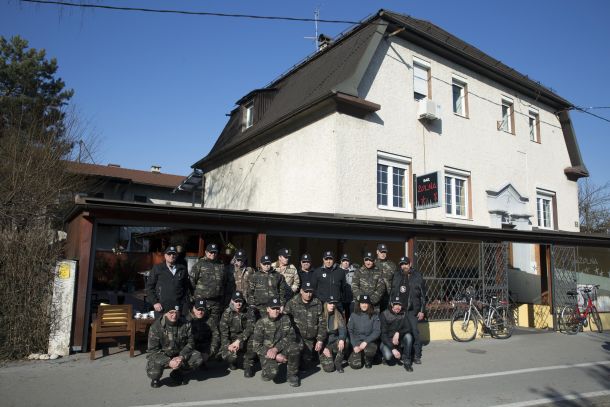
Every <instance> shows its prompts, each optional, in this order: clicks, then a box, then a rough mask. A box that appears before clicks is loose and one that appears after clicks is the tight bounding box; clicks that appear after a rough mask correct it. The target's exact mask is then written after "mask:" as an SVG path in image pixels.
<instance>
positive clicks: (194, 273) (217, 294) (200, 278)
mask: <svg viewBox="0 0 610 407" xmlns="http://www.w3.org/2000/svg"><path fill="white" fill-rule="evenodd" d="M191 285H192V286H193V290H194V293H193V297H194V298H197V297H203V298H205V299H212V300H217V301H222V300H224V298H225V295H226V285H227V275H226V273H225V270H224V266H223V265H222V264H221V263H220V262H216V261H211V260H209V259H207V258H206V257H202V258H200V259H199V260H197V263H195V264H194V265H193V268H192V269H191Z"/></svg>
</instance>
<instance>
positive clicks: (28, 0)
mask: <svg viewBox="0 0 610 407" xmlns="http://www.w3.org/2000/svg"><path fill="white" fill-rule="evenodd" d="M21 1H22V2H25V3H39V4H48V5H53V6H67V7H80V8H98V9H105V10H118V11H141V12H145V13H164V14H185V15H192V16H211V17H231V18H251V19H257V20H280V21H302V22H315V21H317V22H319V23H331V24H360V23H361V22H360V21H350V20H322V19H318V20H316V19H315V18H300V17H282V16H257V15H252V14H230V13H211V12H206V11H188V10H169V9H152V8H140V7H119V6H107V5H103V4H87V3H69V2H65V1H49V0H21Z"/></svg>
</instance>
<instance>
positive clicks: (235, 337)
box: [220, 291, 256, 377]
mask: <svg viewBox="0 0 610 407" xmlns="http://www.w3.org/2000/svg"><path fill="white" fill-rule="evenodd" d="M255 323H256V321H255V320H254V318H253V315H252V314H251V313H248V312H247V310H246V304H245V302H244V296H243V294H242V293H241V292H239V291H236V292H235V293H233V296H232V297H231V303H230V304H229V306H228V307H227V309H226V310H225V312H223V313H222V317H221V318H220V339H221V345H220V348H221V349H222V350H221V354H222V358H223V359H224V360H225V361H227V362H229V369H231V370H235V369H237V362H238V359H239V358H240V357H243V361H244V377H252V376H253V375H254V371H253V369H254V358H255V357H256V353H254V351H253V350H252V341H251V336H252V333H253V332H254V324H255Z"/></svg>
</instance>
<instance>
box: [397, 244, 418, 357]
mask: <svg viewBox="0 0 610 407" xmlns="http://www.w3.org/2000/svg"><path fill="white" fill-rule="evenodd" d="M398 265H399V267H400V270H398V271H397V272H396V273H394V278H393V279H392V297H399V298H400V300H401V302H402V303H403V304H404V306H405V308H406V315H407V318H408V319H409V323H410V324H411V329H412V332H413V353H414V355H413V363H415V364H420V363H421V354H422V345H421V338H420V336H419V328H418V327H417V323H418V321H423V319H424V317H425V312H426V282H425V281H424V278H423V276H422V275H421V273H420V272H419V271H417V270H415V269H414V268H412V267H411V260H410V259H409V258H408V257H407V256H403V257H401V258H400V262H399V263H398Z"/></svg>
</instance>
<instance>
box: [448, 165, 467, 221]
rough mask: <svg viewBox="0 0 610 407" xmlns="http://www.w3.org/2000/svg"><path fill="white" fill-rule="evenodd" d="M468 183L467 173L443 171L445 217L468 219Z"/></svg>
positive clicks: (452, 170)
mask: <svg viewBox="0 0 610 407" xmlns="http://www.w3.org/2000/svg"><path fill="white" fill-rule="evenodd" d="M469 183H470V174H469V173H468V172H465V171H459V170H454V169H451V170H449V169H445V214H447V216H451V217H458V218H467V217H468V214H469V202H468V188H469Z"/></svg>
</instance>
